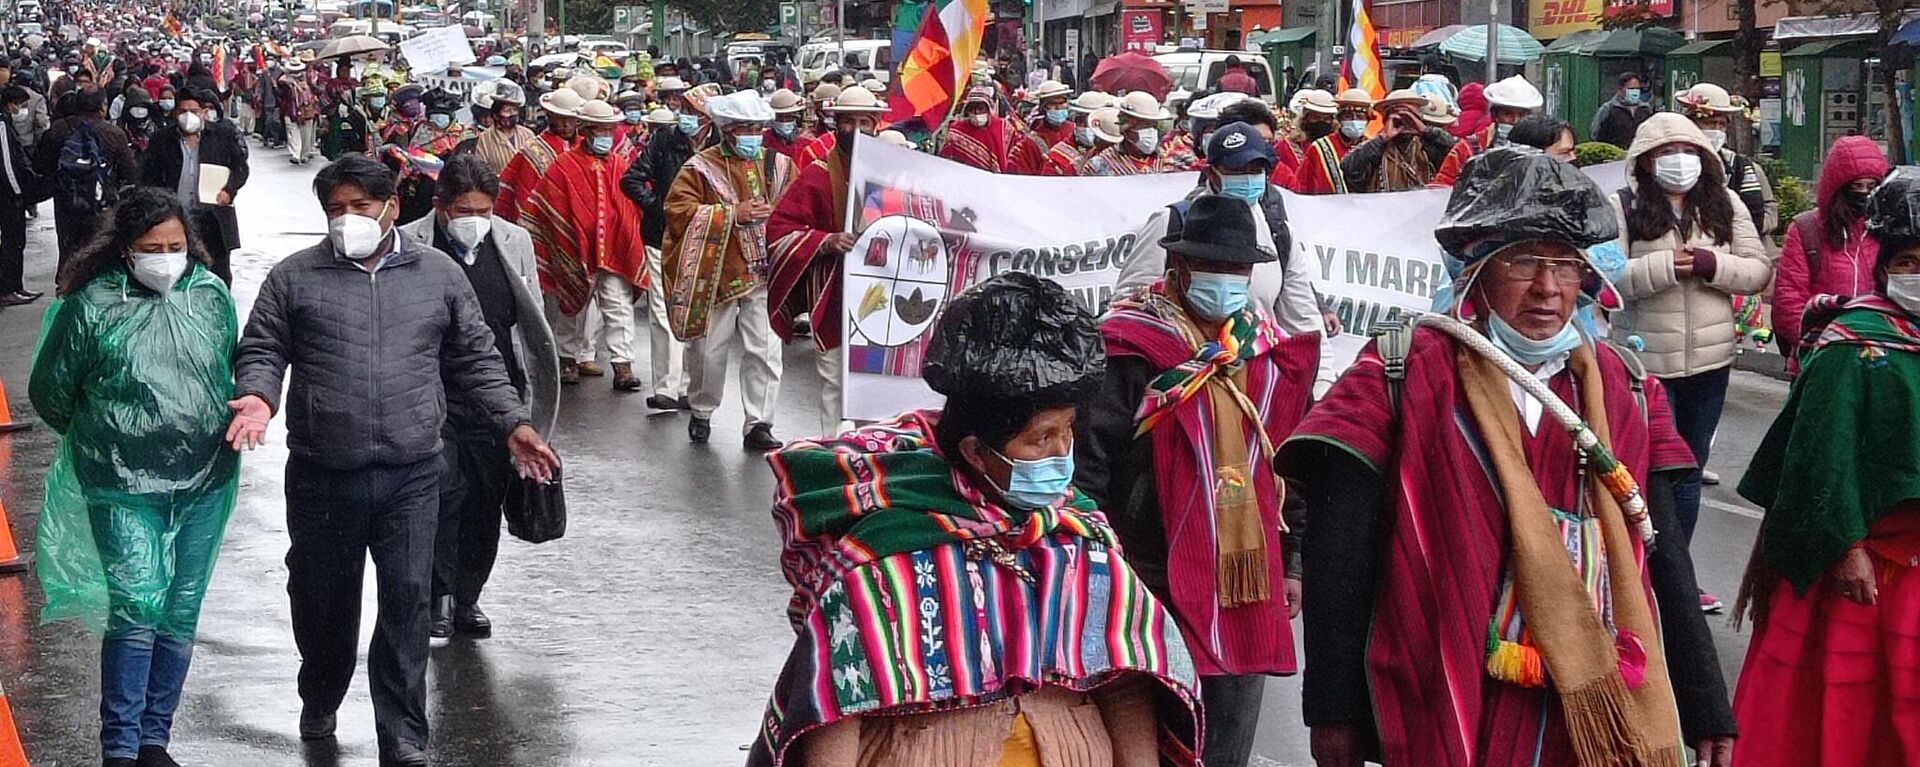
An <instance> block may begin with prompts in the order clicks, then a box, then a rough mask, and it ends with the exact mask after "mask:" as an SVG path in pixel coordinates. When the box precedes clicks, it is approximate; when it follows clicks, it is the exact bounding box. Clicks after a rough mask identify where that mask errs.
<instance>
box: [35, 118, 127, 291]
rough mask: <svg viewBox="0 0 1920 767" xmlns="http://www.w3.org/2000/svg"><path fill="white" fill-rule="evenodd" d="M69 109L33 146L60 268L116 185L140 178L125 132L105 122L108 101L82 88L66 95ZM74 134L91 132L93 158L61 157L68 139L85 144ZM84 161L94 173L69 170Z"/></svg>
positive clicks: (87, 233) (97, 218) (87, 234)
mask: <svg viewBox="0 0 1920 767" xmlns="http://www.w3.org/2000/svg"><path fill="white" fill-rule="evenodd" d="M69 99H70V101H71V103H72V106H73V111H72V113H71V114H69V115H68V116H66V117H62V118H60V119H58V120H55V121H53V124H52V125H51V126H48V128H47V132H46V133H45V134H43V135H42V136H41V137H40V141H39V143H37V144H35V145H34V148H33V170H34V172H35V173H38V174H40V177H41V178H44V179H47V183H48V184H50V185H51V186H52V187H53V229H54V235H55V238H56V240H57V242H58V243H59V248H60V266H62V267H64V266H66V264H67V259H68V258H70V257H71V256H72V255H73V254H74V253H77V252H79V250H80V246H81V245H84V244H86V241H87V239H88V238H90V237H92V236H93V233H94V231H95V230H96V229H97V228H98V226H99V223H100V212H101V211H103V210H106V209H107V207H109V206H111V205H112V204H113V201H114V200H115V199H116V198H117V196H118V194H119V190H120V187H121V186H124V185H126V184H130V183H133V180H134V179H135V178H138V177H139V175H138V174H139V171H140V168H139V165H138V163H137V162H136V161H135V160H134V157H133V147H132V146H130V145H128V144H127V133H126V131H123V130H120V126H117V125H114V124H113V122H112V121H111V120H108V119H107V102H106V100H105V99H103V98H101V96H100V91H99V90H98V89H97V88H93V87H82V88H80V89H79V90H76V91H74V92H73V93H71V94H69ZM76 134H91V135H92V137H93V139H92V144H93V146H94V153H95V156H93V157H81V158H74V157H65V158H63V157H62V154H63V150H64V149H65V148H66V146H67V143H68V142H67V139H68V138H69V137H76V141H75V142H74V143H76V144H84V143H86V142H84V141H83V140H79V139H78V137H77V136H76ZM76 159H78V160H80V161H84V162H86V163H88V164H90V166H91V167H92V168H94V170H93V171H89V172H82V171H80V170H77V169H76V168H75V167H62V166H63V165H67V166H72V165H74V162H75V160H76Z"/></svg>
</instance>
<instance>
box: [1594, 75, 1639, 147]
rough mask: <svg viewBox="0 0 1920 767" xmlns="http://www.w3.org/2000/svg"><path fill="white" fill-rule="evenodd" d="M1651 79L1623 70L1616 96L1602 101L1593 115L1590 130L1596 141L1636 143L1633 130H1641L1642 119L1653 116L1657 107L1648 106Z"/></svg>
mask: <svg viewBox="0 0 1920 767" xmlns="http://www.w3.org/2000/svg"><path fill="white" fill-rule="evenodd" d="M1646 86H1647V81H1645V80H1643V79H1641V78H1640V75H1639V73H1637V72H1622V73H1621V74H1620V80H1619V85H1618V86H1617V87H1616V89H1615V91H1614V94H1613V98H1611V99H1608V100H1607V103H1605V104H1601V105H1600V111H1598V112H1595V113H1594V115H1593V124H1592V125H1590V126H1588V128H1589V130H1588V131H1587V132H1588V133H1590V134H1592V136H1593V140H1594V141H1602V142H1606V143H1608V144H1612V145H1614V146H1617V147H1620V148H1621V149H1625V148H1627V146H1628V145H1629V144H1632V143H1633V134H1634V133H1635V132H1637V131H1639V130H1640V123H1643V122H1646V121H1647V118H1649V117H1652V116H1653V107H1650V106H1647V90H1646Z"/></svg>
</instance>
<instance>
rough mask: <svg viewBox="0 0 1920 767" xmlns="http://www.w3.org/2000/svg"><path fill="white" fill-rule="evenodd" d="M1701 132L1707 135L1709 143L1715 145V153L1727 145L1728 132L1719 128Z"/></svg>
mask: <svg viewBox="0 0 1920 767" xmlns="http://www.w3.org/2000/svg"><path fill="white" fill-rule="evenodd" d="M1700 132H1701V133H1704V134H1706V136H1707V143H1709V144H1712V145H1713V151H1715V152H1718V151H1720V148H1721V147H1724V146H1726V145H1727V132H1726V131H1723V130H1720V129H1718V128H1709V129H1707V130H1703V131H1700Z"/></svg>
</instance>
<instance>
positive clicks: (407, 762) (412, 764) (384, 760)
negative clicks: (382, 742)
mask: <svg viewBox="0 0 1920 767" xmlns="http://www.w3.org/2000/svg"><path fill="white" fill-rule="evenodd" d="M380 767H427V750H426V749H424V748H421V747H419V746H416V745H413V744H412V743H395V744H394V746H393V748H390V749H387V750H385V751H382V752H381V753H380Z"/></svg>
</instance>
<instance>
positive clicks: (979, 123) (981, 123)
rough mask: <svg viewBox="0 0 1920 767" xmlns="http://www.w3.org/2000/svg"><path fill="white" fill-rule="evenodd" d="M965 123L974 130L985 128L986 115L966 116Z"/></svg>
mask: <svg viewBox="0 0 1920 767" xmlns="http://www.w3.org/2000/svg"><path fill="white" fill-rule="evenodd" d="M967 122H968V123H971V124H972V125H973V127H975V128H985V127H987V115H967Z"/></svg>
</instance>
